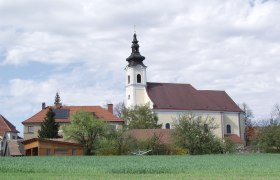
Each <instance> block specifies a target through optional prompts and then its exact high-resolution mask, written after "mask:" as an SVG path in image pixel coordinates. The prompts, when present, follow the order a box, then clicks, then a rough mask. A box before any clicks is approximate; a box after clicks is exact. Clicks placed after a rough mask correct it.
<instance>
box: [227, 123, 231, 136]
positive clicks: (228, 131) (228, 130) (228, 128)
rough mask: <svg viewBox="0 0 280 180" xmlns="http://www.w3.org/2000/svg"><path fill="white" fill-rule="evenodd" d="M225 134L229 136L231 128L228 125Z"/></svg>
mask: <svg viewBox="0 0 280 180" xmlns="http://www.w3.org/2000/svg"><path fill="white" fill-rule="evenodd" d="M227 134H231V126H230V125H229V124H228V125H227Z"/></svg>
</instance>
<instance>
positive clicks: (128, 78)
mask: <svg viewBox="0 0 280 180" xmlns="http://www.w3.org/2000/svg"><path fill="white" fill-rule="evenodd" d="M127 83H128V84H130V76H129V75H128V77H127Z"/></svg>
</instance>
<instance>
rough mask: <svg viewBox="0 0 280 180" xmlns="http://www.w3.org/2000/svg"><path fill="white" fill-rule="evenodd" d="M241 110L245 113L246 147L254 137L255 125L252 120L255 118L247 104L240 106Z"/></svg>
mask: <svg viewBox="0 0 280 180" xmlns="http://www.w3.org/2000/svg"><path fill="white" fill-rule="evenodd" d="M240 108H241V109H242V110H243V112H244V123H245V142H246V145H248V144H249V141H250V137H252V136H253V134H252V132H254V131H253V123H252V118H254V114H253V111H252V110H251V108H250V107H249V106H248V105H247V104H246V103H245V102H244V103H242V104H241V105H240Z"/></svg>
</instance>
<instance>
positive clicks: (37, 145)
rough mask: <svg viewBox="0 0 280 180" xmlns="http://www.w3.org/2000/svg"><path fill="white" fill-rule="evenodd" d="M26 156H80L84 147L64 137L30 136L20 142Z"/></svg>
mask: <svg viewBox="0 0 280 180" xmlns="http://www.w3.org/2000/svg"><path fill="white" fill-rule="evenodd" d="M22 143H23V144H24V149H25V153H24V154H25V155H26V156H80V155H83V154H84V147H83V145H81V144H77V143H74V142H70V141H65V140H64V139H41V138H32V139H28V140H25V141H23V142H22Z"/></svg>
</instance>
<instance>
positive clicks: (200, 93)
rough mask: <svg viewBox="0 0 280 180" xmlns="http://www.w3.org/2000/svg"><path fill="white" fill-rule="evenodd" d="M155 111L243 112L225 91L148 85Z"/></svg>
mask: <svg viewBox="0 0 280 180" xmlns="http://www.w3.org/2000/svg"><path fill="white" fill-rule="evenodd" d="M147 93H148V96H149V97H150V99H151V100H152V102H153V103H154V109H170V110H208V111H227V112H242V110H241V109H240V108H239V107H238V106H237V105H236V103H235V102H234V101H233V100H232V99H231V98H230V97H229V95H228V94H227V93H226V92H225V91H211V90H196V89H195V88H194V87H193V86H192V85H190V84H175V83H150V82H149V83H147Z"/></svg>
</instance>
